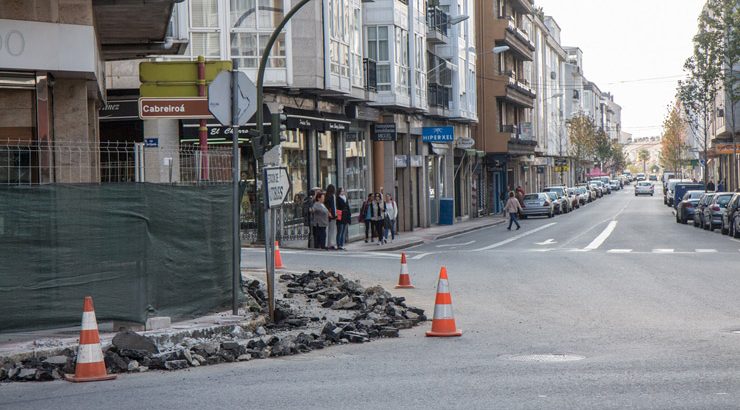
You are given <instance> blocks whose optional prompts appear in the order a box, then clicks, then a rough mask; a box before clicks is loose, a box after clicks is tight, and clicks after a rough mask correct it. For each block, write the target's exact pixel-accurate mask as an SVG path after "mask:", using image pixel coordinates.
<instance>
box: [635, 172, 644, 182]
mask: <svg viewBox="0 0 740 410" xmlns="http://www.w3.org/2000/svg"><path fill="white" fill-rule="evenodd" d="M635 180H636V181H638V182H639V181H644V180H645V174H644V173H642V172H638V173H637V175H636V176H635Z"/></svg>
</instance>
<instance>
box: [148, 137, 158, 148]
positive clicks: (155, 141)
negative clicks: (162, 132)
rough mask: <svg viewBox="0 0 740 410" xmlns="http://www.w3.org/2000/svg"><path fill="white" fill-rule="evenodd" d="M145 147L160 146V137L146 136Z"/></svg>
mask: <svg viewBox="0 0 740 410" xmlns="http://www.w3.org/2000/svg"><path fill="white" fill-rule="evenodd" d="M144 147H146V148H157V147H159V138H144Z"/></svg>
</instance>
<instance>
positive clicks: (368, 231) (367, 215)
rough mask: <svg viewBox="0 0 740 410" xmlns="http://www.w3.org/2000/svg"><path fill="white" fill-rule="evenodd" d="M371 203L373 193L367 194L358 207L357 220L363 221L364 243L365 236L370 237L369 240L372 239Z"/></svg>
mask: <svg viewBox="0 0 740 410" xmlns="http://www.w3.org/2000/svg"><path fill="white" fill-rule="evenodd" d="M372 203H373V194H372V193H370V194H367V199H366V200H365V202H363V203H362V206H361V207H360V215H359V218H358V219H359V221H360V222H363V223H365V243H367V238H368V237H370V241H373V239H372V238H373V220H372V218H373V215H372V208H371V205H372Z"/></svg>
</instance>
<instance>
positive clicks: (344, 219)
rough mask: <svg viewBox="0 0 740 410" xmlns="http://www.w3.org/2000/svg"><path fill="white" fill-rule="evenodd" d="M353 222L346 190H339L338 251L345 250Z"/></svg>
mask: <svg viewBox="0 0 740 410" xmlns="http://www.w3.org/2000/svg"><path fill="white" fill-rule="evenodd" d="M351 221H352V211H351V210H350V209H349V202H348V201H347V195H345V193H344V188H339V189H337V249H339V250H342V251H343V250H345V249H344V244H345V243H346V241H347V232H348V231H349V224H350V223H351Z"/></svg>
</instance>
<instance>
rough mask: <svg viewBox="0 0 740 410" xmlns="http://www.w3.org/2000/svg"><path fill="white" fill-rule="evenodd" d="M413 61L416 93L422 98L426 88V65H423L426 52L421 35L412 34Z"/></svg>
mask: <svg viewBox="0 0 740 410" xmlns="http://www.w3.org/2000/svg"><path fill="white" fill-rule="evenodd" d="M414 43H415V44H414V48H415V50H414V52H415V56H414V61H415V64H416V83H415V88H416V95H418V96H419V98H422V99H423V98H424V97H425V96H426V89H427V78H426V67H424V55H425V54H426V50H425V49H424V43H425V42H424V38H423V37H422V36H419V35H416V34H414Z"/></svg>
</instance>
